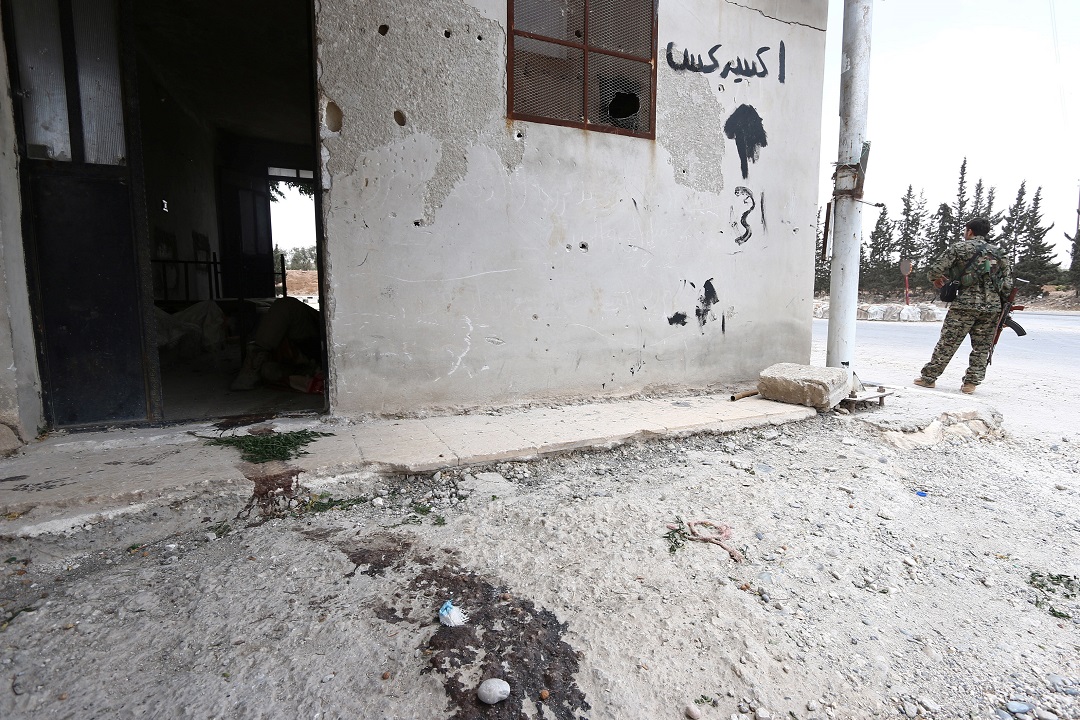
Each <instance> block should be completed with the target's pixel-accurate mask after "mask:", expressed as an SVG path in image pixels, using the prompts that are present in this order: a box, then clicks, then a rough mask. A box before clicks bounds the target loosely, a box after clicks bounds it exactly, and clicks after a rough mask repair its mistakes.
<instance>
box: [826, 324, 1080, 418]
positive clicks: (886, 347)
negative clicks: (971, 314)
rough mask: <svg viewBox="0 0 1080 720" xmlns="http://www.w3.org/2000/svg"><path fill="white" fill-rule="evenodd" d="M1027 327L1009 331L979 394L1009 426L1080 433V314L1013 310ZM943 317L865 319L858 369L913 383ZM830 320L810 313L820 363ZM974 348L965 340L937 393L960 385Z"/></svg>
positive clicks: (875, 377)
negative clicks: (913, 320) (1016, 332)
mask: <svg viewBox="0 0 1080 720" xmlns="http://www.w3.org/2000/svg"><path fill="white" fill-rule="evenodd" d="M1014 317H1015V318H1016V321H1017V322H1019V323H1020V324H1021V325H1023V326H1024V328H1026V329H1027V331H1028V334H1027V335H1026V336H1025V337H1017V336H1016V335H1014V334H1013V333H1012V331H1011V330H1006V331H1005V333H1004V336H1003V337H1002V339H1001V341H1000V342H999V343H998V347H997V350H995V351H994V361H993V364H992V365H991V366H990V369H989V371H988V372H987V376H986V382H984V383H983V384H982V385H980V386H979V389H978V391H977V395H978V397H980V398H982V399H984V400H986V401H987V402H988V403H989V404H990V405H992V406H994V407H996V408H997V409H998V410H1000V411H1001V412H1002V414H1003V415H1004V418H1005V421H1004V422H1005V427H1006V428H1007V429H1008V430H1010V431H1012V432H1019V433H1025V434H1031V435H1039V436H1044V437H1047V438H1055V439H1057V438H1060V437H1061V436H1063V435H1068V436H1070V437H1071V438H1074V439H1075V438H1077V437H1078V436H1077V433H1078V432H1080V314H1078V313H1034V312H1026V311H1025V312H1018V313H1016V314H1015V316H1014ZM940 329H941V323H908V322H879V321H868V320H862V321H859V322H858V323H857V328H856V334H855V346H856V351H855V372H856V373H857V374H858V376H859V378H860V379H861V380H862V381H863V382H864V383H867V384H870V383H877V384H884V385H890V386H900V387H904V386H911V381H912V380H913V379H914V378H915V377H917V376H918V374H919V369H920V368H922V366H923V365H924V364H925V363H926V361H927V360H929V359H930V353H931V352H932V351H933V349H934V343H936V342H937V338H938V333H939V331H940ZM827 333H828V320H814V330H813V350H812V359H811V362H812V364H814V365H824V364H825V346H826V337H827ZM970 350H971V346H970V344H969V343H968V342H967V341H965V342H964V344H963V345H962V346H961V347H960V349H959V350H958V351H957V354H956V356H955V357H954V358H953V360H952V362H951V363H950V364H949V367H948V368H947V369H946V370H945V374H944V375H942V376H941V377H940V378H938V381H937V392H946V393H957V394H959V392H960V384H961V381H962V377H963V374H964V369H965V367H966V362H965V361H966V360H967V355H968V353H969V352H970Z"/></svg>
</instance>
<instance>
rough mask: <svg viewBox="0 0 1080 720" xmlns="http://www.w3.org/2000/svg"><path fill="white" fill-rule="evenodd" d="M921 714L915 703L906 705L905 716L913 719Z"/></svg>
mask: <svg viewBox="0 0 1080 720" xmlns="http://www.w3.org/2000/svg"><path fill="white" fill-rule="evenodd" d="M918 714H919V708H917V707H915V704H914V703H909V702H905V703H904V715H905V716H906V717H909V718H913V717H915V716H916V715H918Z"/></svg>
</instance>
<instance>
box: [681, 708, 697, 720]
mask: <svg viewBox="0 0 1080 720" xmlns="http://www.w3.org/2000/svg"><path fill="white" fill-rule="evenodd" d="M683 714H685V715H686V717H688V718H690V720H700V719H701V711H700V710H698V709H697V708H696V707H694V706H693V705H687V706H686V709H685V710H684V711H683Z"/></svg>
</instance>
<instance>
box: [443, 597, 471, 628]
mask: <svg viewBox="0 0 1080 720" xmlns="http://www.w3.org/2000/svg"><path fill="white" fill-rule="evenodd" d="M439 622H441V623H442V624H443V625H445V626H447V627H458V626H459V625H464V624H465V623H467V622H469V616H468V615H467V614H465V613H464V612H463V611H462V610H461V608H458V607H454V603H453V602H451V601H450V600H447V601H446V602H444V603H443V604H442V607H441V608H439Z"/></svg>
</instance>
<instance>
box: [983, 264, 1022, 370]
mask: <svg viewBox="0 0 1080 720" xmlns="http://www.w3.org/2000/svg"><path fill="white" fill-rule="evenodd" d="M1017 283H1024V284H1025V285H1026V284H1027V283H1028V281H1027V280H1021V279H1020V278H1016V279H1015V280H1014V281H1013V288H1012V291H1011V292H1010V293H1009V297H1008V299H1006V300H1005V301H1004V302H1003V303H1002V307H1001V314H1000V315H998V321H997V329H996V330H995V331H994V342H992V343H991V344H990V354H989V355H987V356H986V364H987V365H989V364H990V362H991V361H992V360H993V359H994V348H995V347H997V343H998V338H1000V337H1001V331H1002V330H1004V329H1005V328H1009V329H1011V330H1012V331H1013V332H1014V333H1016V336H1017V337H1023V336H1025V335H1027V330H1025V329H1024V328H1022V327H1020V323H1018V322H1016V321H1015V320H1013V319H1012V317H1010V313H1011V312H1013V311H1014V310H1023V309H1024V306H1023V305H1013V301H1015V300H1016V291H1017V290H1018V289H1019V288H1018V287H1017Z"/></svg>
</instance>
